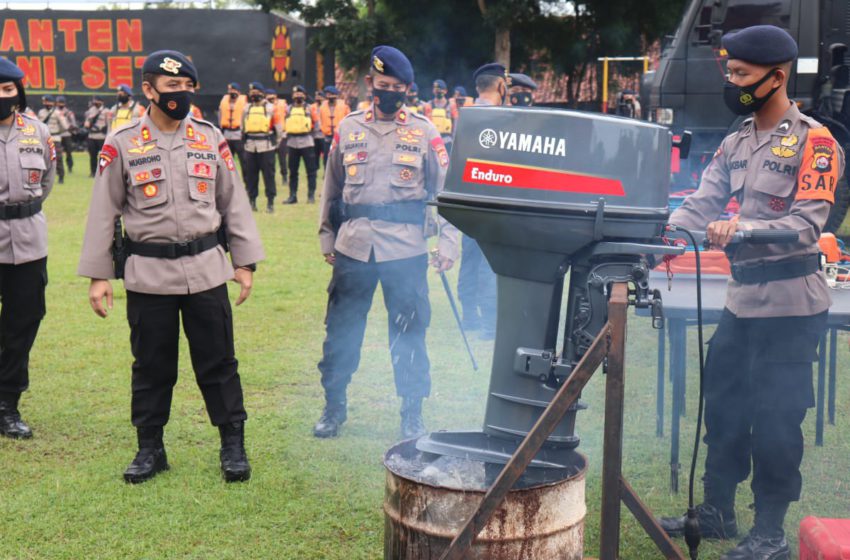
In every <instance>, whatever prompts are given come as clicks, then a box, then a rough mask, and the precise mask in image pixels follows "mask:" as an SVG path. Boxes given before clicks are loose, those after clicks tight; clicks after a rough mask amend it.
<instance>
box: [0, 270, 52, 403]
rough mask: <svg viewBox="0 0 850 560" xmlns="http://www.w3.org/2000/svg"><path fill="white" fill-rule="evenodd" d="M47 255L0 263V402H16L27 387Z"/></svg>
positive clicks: (42, 301) (40, 310) (38, 323)
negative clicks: (25, 260) (14, 262)
mask: <svg viewBox="0 0 850 560" xmlns="http://www.w3.org/2000/svg"><path fill="white" fill-rule="evenodd" d="M46 286H47V258H43V259H39V260H37V261H32V262H28V263H24V264H19V265H13V264H0V303H2V308H0V401H4V402H11V403H14V404H17V402H18V399H19V398H20V396H21V393H23V392H24V391H26V390H27V388H28V387H29V361H30V350H31V349H32V345H33V343H34V342H35V336H36V334H38V327H39V325H40V324H41V320H42V318H44V312H45V306H44V288H45V287H46Z"/></svg>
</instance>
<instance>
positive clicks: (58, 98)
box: [56, 95, 67, 103]
mask: <svg viewBox="0 0 850 560" xmlns="http://www.w3.org/2000/svg"><path fill="white" fill-rule="evenodd" d="M66 101H67V100H66V99H65V96H64V95H57V96H56V103H65V102H66Z"/></svg>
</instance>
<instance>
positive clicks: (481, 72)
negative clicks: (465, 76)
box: [472, 62, 508, 80]
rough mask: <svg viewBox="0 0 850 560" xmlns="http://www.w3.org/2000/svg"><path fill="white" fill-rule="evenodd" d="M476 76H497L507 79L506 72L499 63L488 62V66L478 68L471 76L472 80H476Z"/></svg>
mask: <svg viewBox="0 0 850 560" xmlns="http://www.w3.org/2000/svg"><path fill="white" fill-rule="evenodd" d="M478 76H499V77H501V78H505V79H506V80H507V79H508V71H507V70H505V66H504V65H503V64H501V63H499V62H490V63H489V64H485V65H484V66H481V67H480V68H478V70H476V71H475V73H474V74H472V79H473V80H477V79H478Z"/></svg>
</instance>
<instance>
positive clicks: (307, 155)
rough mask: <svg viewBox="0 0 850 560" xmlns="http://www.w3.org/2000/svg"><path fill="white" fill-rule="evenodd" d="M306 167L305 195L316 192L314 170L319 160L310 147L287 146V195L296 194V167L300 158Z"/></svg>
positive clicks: (298, 165) (317, 166)
mask: <svg viewBox="0 0 850 560" xmlns="http://www.w3.org/2000/svg"><path fill="white" fill-rule="evenodd" d="M302 159H303V160H304V167H306V168H307V196H314V195H315V194H316V171H317V170H318V169H319V161H318V160H317V159H316V152H315V150H314V149H313V148H312V147H308V148H289V196H292V197H296V196H298V168H299V167H300V166H301V160H302Z"/></svg>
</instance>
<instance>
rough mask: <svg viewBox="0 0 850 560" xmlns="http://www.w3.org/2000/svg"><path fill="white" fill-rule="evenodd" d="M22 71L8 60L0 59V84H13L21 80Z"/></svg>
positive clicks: (22, 76)
mask: <svg viewBox="0 0 850 560" xmlns="http://www.w3.org/2000/svg"><path fill="white" fill-rule="evenodd" d="M23 78H24V71H23V70H21V69H20V68H18V65H17V64H15V63H14V62H12V61H11V60H9V59H8V58H3V57H0V82H14V81H15V80H22V79H23Z"/></svg>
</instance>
